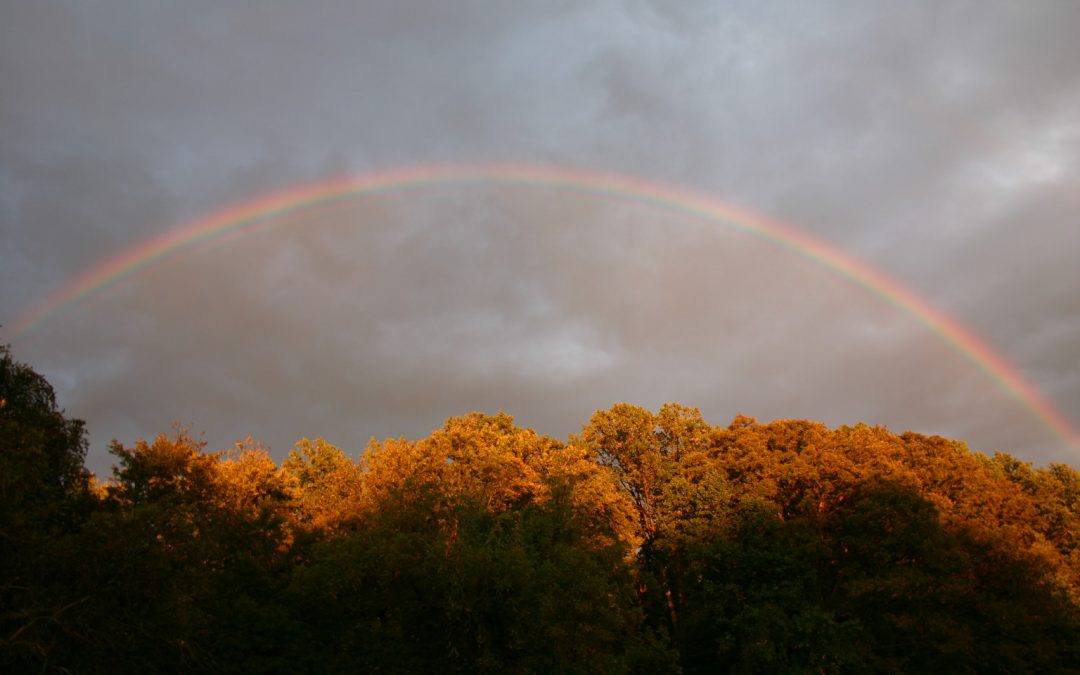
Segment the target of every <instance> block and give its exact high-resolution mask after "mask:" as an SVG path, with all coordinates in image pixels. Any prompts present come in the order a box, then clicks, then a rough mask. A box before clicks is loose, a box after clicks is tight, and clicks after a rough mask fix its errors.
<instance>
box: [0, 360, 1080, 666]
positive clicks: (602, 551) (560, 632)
mask: <svg viewBox="0 0 1080 675" xmlns="http://www.w3.org/2000/svg"><path fill="white" fill-rule="evenodd" d="M85 452H86V441H85V433H84V427H83V423H82V422H81V421H78V420H71V419H68V418H67V417H66V416H65V414H64V412H63V411H62V410H60V409H58V407H57V404H56V400H55V395H54V393H53V391H52V389H51V387H49V385H48V383H47V382H46V381H45V380H44V379H43V378H42V377H41V376H40V375H37V374H36V373H34V372H33V370H32V369H30V368H29V367H28V366H26V365H24V364H20V363H18V362H16V361H14V360H13V359H12V357H11V355H10V353H9V352H8V350H7V349H3V350H2V351H0V487H2V493H0V509H2V510H0V518H2V519H0V631H2V632H0V666H2V667H3V670H4V671H5V672H31V671H46V672H49V671H55V672H85V673H96V672H110V673H115V672H191V671H198V672H243V673H259V672H264V673H272V672H339V671H345V672H366V671H372V672H388V673H414V672H462V673H475V672H493V673H494V672H498V673H504V672H509V673H552V672H559V673H577V672H580V673H664V672H670V673H676V672H684V673H704V672H710V673H712V672H746V673H753V672H769V673H773V672H807V673H811V672H813V673H828V672H897V673H901V672H904V673H906V672H980V673H994V672H1001V673H1006V672H1080V647H1078V645H1080V473H1078V472H1077V471H1076V470H1075V469H1073V468H1072V467H1069V466H1067V465H1063V464H1052V465H1050V466H1048V467H1035V466H1032V465H1031V464H1029V463H1025V462H1022V461H1020V460H1018V459H1016V458H1015V457H1013V456H1011V455H1007V454H1004V453H998V454H995V455H993V456H985V455H981V454H978V453H974V452H971V451H970V450H968V448H967V447H966V446H965V445H964V444H963V443H961V442H958V441H952V440H948V439H944V438H939V437H934V436H929V437H928V436H923V435H919V434H916V433H911V432H908V433H903V434H899V435H898V434H894V433H892V432H890V431H888V430H887V429H884V428H881V427H870V426H866V425H862V424H856V425H854V426H845V427H840V428H838V429H829V428H827V427H825V426H824V425H822V424H818V423H815V422H809V421H804V420H781V421H776V422H770V423H767V424H760V423H758V422H756V421H755V420H753V419H750V418H746V417H741V416H740V417H736V418H735V420H734V421H732V422H731V423H730V424H727V425H713V424H710V423H708V422H706V421H705V420H704V419H703V418H702V416H701V414H700V413H699V412H698V411H697V410H696V409H694V408H689V407H686V406H682V405H678V404H667V405H665V406H663V407H662V408H661V409H660V410H659V411H657V412H652V411H649V410H646V409H644V408H641V407H639V406H635V405H631V404H625V403H620V404H616V405H614V406H612V407H611V408H609V409H607V410H600V411H597V412H595V413H593V415H592V416H591V418H590V419H588V421H587V422H586V423H585V424H584V426H583V428H582V431H581V432H580V433H579V434H575V435H573V436H571V437H569V438H568V439H565V440H558V439H554V438H550V437H547V436H544V435H541V434H538V433H536V432H535V431H533V430H531V429H523V428H521V427H518V426H517V425H515V423H514V420H513V418H512V417H510V416H509V415H507V414H505V413H498V414H496V415H487V414H482V413H470V414H467V415H464V416H461V417H454V418H451V419H449V420H447V421H446V423H445V425H444V426H443V427H442V428H440V429H437V430H435V431H433V432H432V433H431V434H430V435H429V436H428V437H426V438H422V439H416V440H409V439H404V438H399V439H387V440H384V441H381V442H377V441H372V442H371V443H370V444H369V445H368V447H367V448H364V449H362V450H361V451H359V452H357V453H356V454H350V453H349V452H347V451H344V450H342V449H339V448H337V447H335V446H334V445H333V444H331V443H329V442H327V441H326V440H324V439H314V440H309V439H302V440H301V441H299V442H298V443H297V444H296V447H295V448H294V449H293V450H292V451H291V452H289V453H288V456H287V457H286V458H285V459H284V460H283V461H281V462H280V464H279V463H277V462H275V461H274V459H273V458H272V456H271V454H270V451H269V450H268V449H267V448H265V447H263V446H262V445H261V444H259V443H258V442H256V441H253V440H252V439H250V438H249V439H245V440H242V441H239V442H238V443H236V444H235V445H234V446H233V447H231V448H228V449H225V450H219V451H209V450H208V449H207V448H206V447H205V445H204V444H203V443H201V442H197V441H195V440H194V439H193V438H192V437H191V436H190V435H189V434H188V433H186V432H184V431H177V432H174V433H173V434H171V435H161V436H158V437H157V438H155V439H149V440H140V441H136V442H135V443H134V444H132V445H125V444H122V443H119V442H114V444H113V446H112V452H113V454H114V455H115V457H116V465H115V467H114V468H113V472H112V475H111V476H110V477H108V478H106V479H104V480H102V481H98V480H96V479H95V478H94V477H92V476H90V475H89V473H88V472H87V471H86V470H85V468H84V467H83V459H84V456H85Z"/></svg>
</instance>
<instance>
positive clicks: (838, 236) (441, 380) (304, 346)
mask: <svg viewBox="0 0 1080 675" xmlns="http://www.w3.org/2000/svg"><path fill="white" fill-rule="evenodd" d="M1078 25H1080V8H1078V7H1077V6H1076V5H1074V4H1072V3H1052V2H1045V3H1043V2H1040V3H1024V4H1018V3H964V2H954V3H937V2H927V3H921V2H919V3H892V4H888V5H884V4H883V5H880V6H870V5H867V4H865V3H853V2H851V3H849V2H833V3H818V4H815V5H813V6H810V5H806V4H804V3H784V4H776V3H770V4H768V5H766V4H763V3H758V2H736V3H724V4H722V5H718V4H717V3H713V2H700V3H691V2H688V3H678V4H673V3H661V2H645V1H628V2H614V1H612V2H598V3H584V4H583V3H574V2H566V3H557V4H553V3H550V2H545V3H481V2H466V3H435V2H394V3H385V2H373V3H366V4H357V3H351V2H349V3H346V2H340V3H339V2H318V3H288V2H286V3H273V4H267V3H260V2H250V3H230V4H228V5H221V4H220V3H183V4H174V3H164V2H162V3H157V2H147V3H139V4H138V5H137V6H132V5H131V3H115V2H70V3H31V2H16V3H9V4H7V5H6V6H5V8H4V9H2V10H0V81H2V82H3V84H4V88H3V91H4V94H3V96H2V97H0V132H2V133H0V216H2V219H3V220H2V222H0V227H2V228H3V238H2V241H0V255H2V256H3V260H2V265H0V321H2V322H3V323H7V324H10V323H11V321H12V320H13V317H14V316H16V315H17V314H19V313H20V312H21V311H23V310H25V309H26V308H27V307H29V306H31V305H33V304H34V303H35V302H36V301H38V300H39V299H40V298H42V297H43V296H44V295H45V294H46V293H48V292H49V291H50V290H51V289H54V288H57V287H59V286H61V285H63V283H64V282H65V280H67V279H69V278H71V277H72V276H74V275H75V274H77V273H78V272H80V271H81V270H83V269H85V268H86V267H87V266H89V265H91V264H92V263H94V262H95V261H98V260H100V259H102V258H105V257H108V256H110V255H113V254H115V253H116V252H118V251H121V250H123V249H125V248H126V247H128V246H130V245H133V244H135V243H137V242H139V241H141V240H143V239H144V238H146V237H149V236H153V235H155V234H160V233H161V232H164V231H166V230H167V229H169V228H170V227H174V226H176V225H177V224H179V223H183V222H186V221H188V220H190V219H191V218H194V217H196V216H198V215H201V214H204V213H206V212H209V211H211V210H213V209H215V208H218V207H220V206H222V205H225V204H228V203H233V202H237V201H243V200H245V199H249V198H251V197H253V196H255V195H258V194H261V193H264V192H267V191H270V190H274V189H278V188H281V187H283V186H287V185H290V184H293V183H296V182H300V181H315V180H318V179H320V178H324V177H327V176H330V175H335V174H339V173H343V172H348V171H356V170H378V169H380V168H386V167H392V166H398V165H401V164H409V163H427V162H472V161H510V162H546V163H553V164H561V165H570V166H586V167H593V168H598V169H606V170H612V171H619V172H625V173H629V174H632V175H637V176H642V177H645V178H649V179H653V180H659V181H666V182H669V183H674V184H680V185H685V186H688V187H691V188H696V189H698V190H701V191H704V192H707V193H709V194H712V195H715V196H718V197H722V198H725V199H729V200H731V201H733V202H735V203H739V204H742V205H745V206H747V207H749V208H751V209H754V210H757V211H760V212H764V213H767V214H770V215H772V216H774V217H776V218H779V219H782V220H785V221H788V222H791V223H794V224H796V225H798V226H801V227H803V228H804V229H806V230H807V231H809V232H811V233H813V234H814V235H816V236H818V237H820V238H822V239H823V240H825V241H827V242H831V243H833V244H835V245H837V246H839V247H841V248H844V249H846V250H848V251H849V252H851V253H852V254H855V255H858V256H861V257H863V258H864V259H866V260H868V261H869V262H870V263H871V264H873V265H875V266H877V267H880V268H881V269H882V270H884V271H885V272H887V273H889V274H891V275H893V276H894V277H896V278H898V279H899V280H900V281H902V282H903V283H904V284H906V285H908V286H909V287H911V288H912V289H914V290H916V291H918V292H919V293H921V294H922V295H924V296H925V297H927V298H928V299H929V300H930V301H932V302H933V303H935V304H937V305H938V306H940V307H942V308H943V309H944V310H946V311H948V312H950V313H952V314H954V315H955V316H957V318H958V319H960V320H961V321H964V322H966V323H967V324H969V325H970V326H972V328H973V329H975V330H976V331H977V333H978V334H979V335H981V336H983V337H985V339H986V340H987V341H988V343H989V344H991V345H992V346H993V347H994V348H996V349H997V350H999V351H1000V352H1001V353H1002V354H1003V355H1004V356H1006V357H1007V358H1009V359H1011V360H1013V361H1014V362H1015V363H1017V365H1018V368H1019V369H1020V370H1021V371H1022V372H1023V373H1024V374H1025V375H1026V376H1028V377H1029V378H1030V379H1031V380H1032V381H1033V382H1034V383H1035V384H1036V385H1037V386H1038V387H1039V388H1040V390H1041V391H1043V392H1044V393H1045V394H1047V395H1048V396H1051V397H1053V399H1054V400H1055V402H1056V403H1057V404H1058V405H1059V406H1060V407H1061V408H1062V409H1063V410H1064V411H1065V412H1066V413H1067V414H1069V415H1071V416H1072V417H1073V419H1077V418H1080V372H1078V370H1077V366H1076V364H1077V363H1080V351H1078V350H1080V343H1078V341H1077V336H1078V335H1080V325H1078V324H1077V319H1076V317H1077V316H1080V311H1078V310H1080V307H1077V304H1076V297H1077V296H1078V294H1077V293H1076V292H1075V291H1076V289H1078V288H1080V267H1078V266H1076V265H1073V264H1071V261H1070V256H1071V253H1072V252H1073V251H1076V250H1078V249H1080V228H1077V227H1076V222H1075V221H1076V218H1077V213H1078V206H1080V204H1078V203H1077V198H1076V196H1075V195H1076V194H1078V190H1077V188H1078V186H1077V184H1076V183H1077V175H1078V174H1077V169H1078V168H1080V167H1078V158H1080V126H1078V125H1077V124H1076V123H1075V120H1077V119H1080V85H1078V82H1077V80H1076V78H1075V77H1074V74H1073V72H1072V71H1073V67H1072V66H1073V64H1075V63H1078V62H1080V45H1078V44H1077V42H1076V41H1075V40H1074V32H1075V27H1076V26H1078ZM14 342H15V344H14V347H15V350H16V356H18V357H20V358H23V359H26V360H29V361H31V362H32V363H33V364H34V365H35V366H36V367H38V368H39V369H41V370H42V371H43V372H45V373H46V374H47V375H48V376H49V377H50V378H51V379H52V380H53V381H54V383H55V384H56V385H57V387H58V389H59V390H60V393H61V398H62V400H63V402H64V404H65V405H66V406H67V407H68V408H69V410H70V411H71V412H73V413H75V414H78V415H81V416H84V417H86V418H87V419H88V420H89V423H90V428H91V431H92V433H93V439H94V443H95V449H94V452H95V453H96V457H97V459H96V460H95V461H96V464H95V468H98V469H100V468H102V467H103V466H104V464H105V461H106V460H104V459H103V451H102V447H103V445H104V442H105V441H106V440H107V439H108V438H110V437H112V436H117V437H120V438H121V439H122V440H125V441H131V440H133V439H134V438H135V437H138V436H143V435H147V434H153V433H157V432H159V431H165V430H167V428H168V425H169V424H170V423H171V422H172V421H173V420H180V421H182V422H189V423H191V424H192V425H193V426H194V427H195V429H197V430H198V429H205V430H206V434H207V440H208V441H210V442H211V444H213V445H227V444H229V443H230V442H231V440H233V438H235V437H240V436H243V435H246V434H248V433H252V434H255V435H256V436H260V437H262V438H265V439H267V440H268V441H270V442H271V444H272V445H273V446H274V447H275V449H276V450H277V452H278V453H279V454H280V453H283V452H284V450H285V449H286V448H287V446H288V445H289V444H290V443H291V442H292V441H293V440H295V439H296V438H297V437H299V436H301V435H325V436H327V437H329V438H331V440H335V441H337V442H339V443H341V444H343V445H346V446H348V447H350V448H352V449H356V448H358V447H359V445H361V444H362V443H363V442H364V441H365V440H366V438H367V436H368V435H376V436H382V435H388V434H389V435H397V434H399V433H405V434H410V435H419V434H424V433H426V432H427V431H428V430H429V429H430V428H432V427H434V426H436V425H438V424H439V422H440V420H441V419H442V418H443V417H445V416H447V415H451V414H458V413H461V412H464V411H467V410H470V409H474V408H480V409H486V410H489V411H493V410H495V409H498V408H505V409H506V410H508V411H509V412H511V413H513V414H515V415H517V416H518V417H519V420H520V421H521V422H523V423H526V424H531V425H536V426H537V427H539V428H540V429H541V430H542V431H547V432H549V433H553V434H558V435H563V434H565V433H567V432H568V431H572V430H573V429H574V428H575V427H576V426H577V425H579V424H580V423H581V422H583V421H584V419H585V418H586V417H587V416H588V414H589V413H590V411H591V410H593V409H594V408H597V407H605V406H607V405H609V404H610V403H611V402H613V401H614V400H631V401H636V402H640V403H643V404H646V405H652V406H655V405H657V404H659V403H661V402H663V401H665V400H671V399H679V400H681V401H683V402H684V403H688V404H691V405H700V406H701V407H702V408H703V410H704V411H705V412H706V414H707V415H709V416H710V417H711V418H712V419H713V420H714V421H716V422H718V423H719V422H724V421H726V418H727V417H730V416H732V415H734V414H735V413H736V412H744V413H748V414H753V415H757V416H759V417H761V418H763V419H771V418H773V417H812V418H815V419H822V420H824V421H826V422H828V423H830V424H840V423H853V422H856V421H860V420H862V421H868V422H872V423H881V424H888V425H889V426H891V427H893V428H894V429H897V430H902V429H905V428H913V429H917V430H923V431H928V432H937V433H944V434H949V435H954V436H958V437H961V438H965V439H967V440H969V441H970V442H971V443H972V444H973V445H974V446H975V447H977V448H980V449H986V450H992V449H995V448H1002V449H1007V450H1012V451H1014V452H1016V453H1018V454H1020V455H1022V456H1024V457H1026V458H1030V459H1036V460H1039V461H1046V460H1049V459H1057V460H1061V459H1066V458H1069V457H1075V454H1072V453H1071V451H1070V450H1068V449H1066V448H1064V447H1063V444H1062V443H1061V441H1060V440H1058V439H1055V438H1053V436H1052V435H1051V434H1049V433H1048V432H1047V430H1046V429H1045V428H1044V427H1043V426H1042V425H1040V423H1039V422H1038V421H1037V420H1035V419H1034V417H1033V416H1032V414H1031V413H1030V411H1028V410H1027V409H1025V408H1024V406H1022V405H1020V404H1019V403H1018V402H1016V401H1015V400H1014V399H1012V398H1011V397H1010V395H1009V393H1008V392H1007V391H1004V390H1003V389H1002V388H1001V386H1000V385H999V384H998V383H996V382H995V381H994V379H993V378H992V377H990V376H988V375H987V374H986V373H983V372H980V371H978V370H977V369H976V368H974V366H973V365H972V364H971V363H970V362H969V361H966V360H965V359H964V358H963V357H962V356H961V355H960V354H958V353H957V352H956V351H955V350H952V349H951V348H949V347H948V346H946V345H945V344H944V343H943V341H942V340H941V338H940V336H936V335H933V334H931V333H930V332H929V331H927V330H926V329H925V328H924V327H922V326H921V325H919V324H918V323H917V322H916V321H914V320H913V319H912V318H911V317H909V316H906V315H903V314H902V313H900V312H898V311H897V310H895V309H893V308H892V307H890V306H889V305H888V304H887V303H885V302H884V301H883V300H882V299H880V298H877V297H874V296H873V295H872V294H870V293H868V292H867V291H866V290H865V289H861V288H859V287H857V286H855V285H852V284H850V283H849V282H846V281H843V280H841V279H839V278H838V277H836V276H835V275H833V274H831V273H829V272H827V271H825V270H823V269H822V268H820V267H818V266H815V265H814V264H812V263H810V262H809V261H806V260H805V259H802V258H799V257H798V256H794V255H793V254H791V253H790V252H785V251H784V250H783V249H781V248H779V247H777V246H775V245H773V244H769V243H767V242H763V241H760V240H756V239H754V238H752V237H749V236H747V235H739V234H738V233H736V232H734V231H732V230H728V229H724V228H722V227H719V226H717V225H715V224H703V223H701V222H696V221H692V220H688V219H686V218H684V217H682V216H676V215H675V214H672V213H669V212H659V211H656V210H655V209H651V208H648V207H642V206H633V205H628V204H625V203H618V201H617V200H611V199H600V198H595V197H583V196H571V195H568V194H556V193H552V192H545V191H543V190H538V189H525V188H502V189H453V188H440V189H438V190H429V191H412V192H408V193H403V194H401V195H399V196H396V197H388V198H380V199H369V200H362V201H350V202H347V203H342V204H339V205H336V206H330V207H324V208H320V209H316V210H313V211H311V212H306V213H304V214H300V215H298V216H297V217H296V219H295V220H290V221H288V222H286V223H283V224H281V225H280V226H273V225H271V226H269V227H267V228H266V229H264V230H261V231H259V232H257V233H255V234H252V235H248V236H246V237H245V238H243V239H241V240H239V241H229V242H223V243H219V244H218V245H216V246H211V247H210V248H208V249H205V250H200V251H197V252H192V253H190V254H187V255H184V256H180V257H178V258H175V259H173V260H171V261H169V262H167V263H165V264H162V265H160V266H158V267H157V268H154V269H152V270H150V271H148V272H145V273H143V274H141V275H140V276H138V277H136V278H135V279H132V280H129V282H127V283H125V284H123V285H121V286H120V287H118V288H116V289H113V290H112V291H110V292H109V293H108V294H106V295H105V296H102V297H99V298H96V299H94V300H93V301H90V302H86V303H83V304H81V305H80V306H79V307H76V308H69V309H67V310H65V311H63V312H61V313H60V314H58V315H57V316H55V317H53V318H52V319H51V320H50V322H49V323H48V324H45V325H42V326H41V327H39V328H38V329H37V330H36V331H33V332H31V333H29V334H27V335H25V336H20V337H18V338H17V339H16V340H15V341H14Z"/></svg>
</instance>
